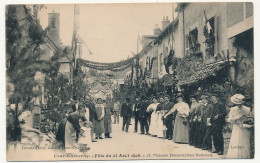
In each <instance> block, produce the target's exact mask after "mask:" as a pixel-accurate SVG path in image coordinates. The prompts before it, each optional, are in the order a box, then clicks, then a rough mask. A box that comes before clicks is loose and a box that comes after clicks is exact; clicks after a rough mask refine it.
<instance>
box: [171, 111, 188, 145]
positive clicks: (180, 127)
mask: <svg viewBox="0 0 260 163" xmlns="http://www.w3.org/2000/svg"><path fill="white" fill-rule="evenodd" d="M172 140H173V141H174V142H176V143H189V125H188V122H187V120H186V119H185V118H182V117H181V116H180V115H178V114H177V115H176V118H175V123H174V130H173V139H172Z"/></svg>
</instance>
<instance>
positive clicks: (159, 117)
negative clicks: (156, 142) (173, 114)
mask: <svg viewBox="0 0 260 163" xmlns="http://www.w3.org/2000/svg"><path fill="white" fill-rule="evenodd" d="M159 102H160V103H159V104H158V105H157V108H156V111H155V113H156V114H157V121H156V123H157V132H156V133H157V134H156V135H157V137H158V138H163V137H164V131H165V130H166V127H165V125H163V116H164V114H165V113H164V111H163V103H164V98H163V97H160V98H159Z"/></svg>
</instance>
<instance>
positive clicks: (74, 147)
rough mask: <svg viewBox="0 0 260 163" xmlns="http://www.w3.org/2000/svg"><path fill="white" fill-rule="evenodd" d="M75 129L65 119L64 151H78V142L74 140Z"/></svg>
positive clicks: (75, 138)
mask: <svg viewBox="0 0 260 163" xmlns="http://www.w3.org/2000/svg"><path fill="white" fill-rule="evenodd" d="M76 140H77V136H76V130H75V129H74V127H73V125H72V124H71V123H70V122H69V121H67V123H66V126H65V152H66V153H76V152H78V144H77V142H76Z"/></svg>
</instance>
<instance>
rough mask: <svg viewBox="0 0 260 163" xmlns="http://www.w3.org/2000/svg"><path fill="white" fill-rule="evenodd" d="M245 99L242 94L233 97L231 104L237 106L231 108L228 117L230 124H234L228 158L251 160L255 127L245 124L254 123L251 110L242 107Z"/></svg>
mask: <svg viewBox="0 0 260 163" xmlns="http://www.w3.org/2000/svg"><path fill="white" fill-rule="evenodd" d="M244 98H245V97H244V96H243V95H241V94H235V95H234V96H232V97H231V102H233V103H234V104H235V106H234V107H232V108H230V112H229V117H228V122H229V123H231V124H233V128H232V134H231V139H230V143H229V148H228V152H227V158H233V159H234V158H239V159H241V158H250V134H251V131H252V130H251V128H252V127H253V125H252V124H245V122H246V121H251V122H253V116H252V112H251V109H250V108H249V107H246V106H244V105H242V104H243V103H244Z"/></svg>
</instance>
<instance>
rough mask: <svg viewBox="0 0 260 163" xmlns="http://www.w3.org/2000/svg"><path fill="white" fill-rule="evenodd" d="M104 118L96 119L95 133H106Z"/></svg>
mask: <svg viewBox="0 0 260 163" xmlns="http://www.w3.org/2000/svg"><path fill="white" fill-rule="evenodd" d="M104 130H105V129H104V118H103V119H101V120H99V121H98V120H94V133H97V134H102V133H104Z"/></svg>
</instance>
